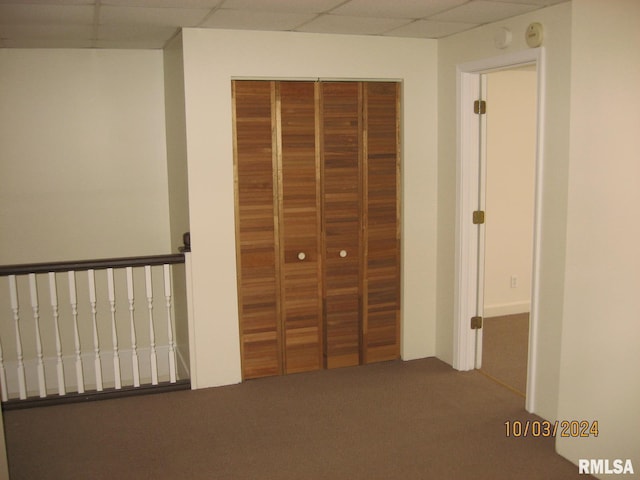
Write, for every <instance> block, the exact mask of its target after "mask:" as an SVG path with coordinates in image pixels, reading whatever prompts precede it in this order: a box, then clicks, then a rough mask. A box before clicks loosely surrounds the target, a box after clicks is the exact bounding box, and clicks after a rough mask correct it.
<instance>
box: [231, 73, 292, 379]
mask: <svg viewBox="0 0 640 480" xmlns="http://www.w3.org/2000/svg"><path fill="white" fill-rule="evenodd" d="M273 87H274V86H273V84H272V83H271V82H249V81H235V82H233V84H232V88H233V100H234V102H233V105H234V126H235V132H234V133H235V135H234V138H235V143H234V147H235V175H236V179H235V180H236V182H237V185H236V211H237V212H236V239H237V240H236V241H237V242H238V245H237V252H238V254H237V255H238V293H239V315H240V334H241V350H242V371H243V378H245V379H249V378H255V377H262V376H267V375H277V374H279V373H280V371H281V359H280V353H279V352H280V349H281V347H280V331H279V326H278V315H279V313H278V312H279V305H278V298H279V295H278V290H279V284H278V281H277V277H278V272H277V263H278V251H277V246H276V243H275V233H276V228H277V225H276V223H275V221H274V218H275V213H276V212H275V205H274V188H275V182H274V175H273V159H274V155H273V154H274V150H273V139H272V128H273V118H272V108H271V107H272V93H273Z"/></svg>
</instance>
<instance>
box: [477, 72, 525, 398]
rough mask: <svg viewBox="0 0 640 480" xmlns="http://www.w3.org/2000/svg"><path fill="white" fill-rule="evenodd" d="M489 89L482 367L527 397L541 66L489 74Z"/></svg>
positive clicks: (483, 136) (485, 134)
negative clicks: (538, 88)
mask: <svg viewBox="0 0 640 480" xmlns="http://www.w3.org/2000/svg"><path fill="white" fill-rule="evenodd" d="M480 80H481V82H482V84H483V85H484V88H483V90H484V91H485V92H486V97H485V98H486V102H487V107H486V108H487V110H486V113H485V115H486V121H485V125H486V128H485V129H484V131H483V132H481V142H482V143H483V144H484V145H486V148H485V149H484V150H485V152H486V155H485V162H484V170H485V173H484V184H483V185H480V190H481V192H482V193H481V194H483V195H484V204H485V209H486V215H485V223H484V262H483V263H484V272H483V273H484V275H483V278H481V280H482V285H481V289H482V292H483V298H482V306H483V308H482V317H483V328H482V334H481V336H482V344H481V345H479V348H481V350H482V352H481V355H478V362H477V365H476V368H479V369H480V371H481V372H482V373H484V374H485V375H487V376H488V377H490V378H491V379H493V380H495V381H496V382H498V383H500V384H501V385H503V386H505V387H507V388H509V389H510V390H512V391H514V392H516V393H517V394H519V395H521V396H522V397H523V398H524V397H525V392H526V383H527V353H528V349H529V348H528V347H529V314H530V311H531V279H532V265H533V213H534V199H535V188H534V187H535V158H536V93H537V87H536V80H537V79H536V67H535V65H533V64H530V65H525V66H519V67H513V68H507V69H505V70H498V71H494V72H489V73H485V74H482V75H481V79H480Z"/></svg>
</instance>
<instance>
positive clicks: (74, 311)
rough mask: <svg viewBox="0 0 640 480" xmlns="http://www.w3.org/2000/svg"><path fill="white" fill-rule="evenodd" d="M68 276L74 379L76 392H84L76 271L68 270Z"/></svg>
mask: <svg viewBox="0 0 640 480" xmlns="http://www.w3.org/2000/svg"><path fill="white" fill-rule="evenodd" d="M68 277H69V303H70V304H71V316H72V317H73V341H74V346H75V354H76V379H77V381H78V393H84V373H83V371H82V350H81V349H80V331H79V330H78V298H77V293H76V272H74V271H70V272H69V273H68Z"/></svg>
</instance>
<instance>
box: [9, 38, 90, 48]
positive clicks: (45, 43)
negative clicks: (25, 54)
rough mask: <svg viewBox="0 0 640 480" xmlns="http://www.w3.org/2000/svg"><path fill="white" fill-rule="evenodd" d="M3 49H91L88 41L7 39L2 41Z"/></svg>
mask: <svg viewBox="0 0 640 480" xmlns="http://www.w3.org/2000/svg"><path fill="white" fill-rule="evenodd" d="M2 47H3V48H92V47H93V41H92V40H90V39H79V38H76V39H47V40H42V39H37V38H29V39H15V38H14V39H9V40H3V41H2Z"/></svg>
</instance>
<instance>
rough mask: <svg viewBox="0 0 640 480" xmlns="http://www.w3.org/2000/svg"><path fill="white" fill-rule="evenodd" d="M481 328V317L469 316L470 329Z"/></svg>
mask: <svg viewBox="0 0 640 480" xmlns="http://www.w3.org/2000/svg"><path fill="white" fill-rule="evenodd" d="M480 328H482V317H471V329H472V330H478V329H480Z"/></svg>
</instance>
